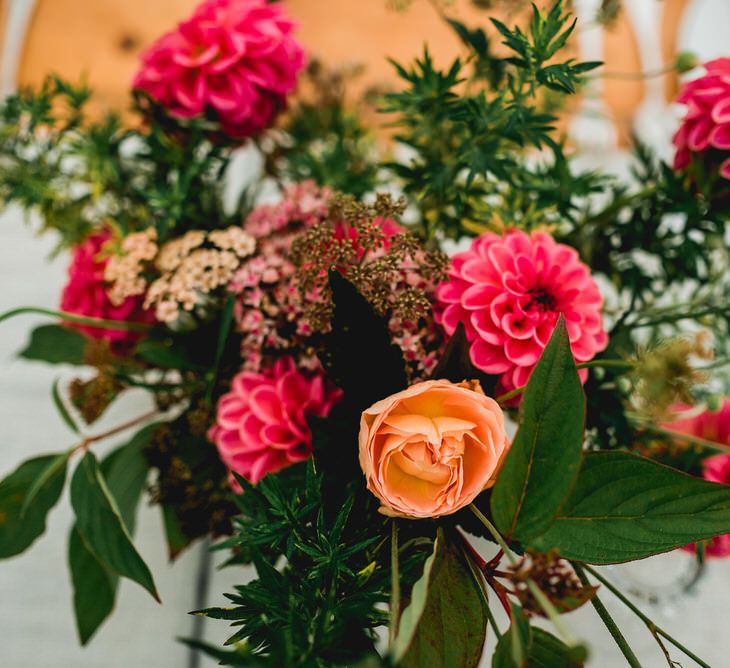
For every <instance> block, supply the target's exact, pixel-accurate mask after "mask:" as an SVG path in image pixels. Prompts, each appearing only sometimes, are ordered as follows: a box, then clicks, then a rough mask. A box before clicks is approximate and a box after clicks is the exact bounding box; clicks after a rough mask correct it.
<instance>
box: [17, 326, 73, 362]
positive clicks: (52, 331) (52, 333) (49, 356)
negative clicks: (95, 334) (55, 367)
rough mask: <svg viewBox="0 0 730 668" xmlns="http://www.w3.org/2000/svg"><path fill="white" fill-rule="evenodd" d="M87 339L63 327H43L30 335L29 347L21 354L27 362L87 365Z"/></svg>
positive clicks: (37, 328)
mask: <svg viewBox="0 0 730 668" xmlns="http://www.w3.org/2000/svg"><path fill="white" fill-rule="evenodd" d="M86 343H87V339H86V337H85V336H84V335H83V334H81V333H79V332H77V331H75V330H73V329H69V328H68V327H63V326H61V325H42V326H41V327H36V328H35V329H34V330H33V331H32V332H31V335H30V341H29V342H28V345H27V346H26V347H25V348H24V349H23V350H22V351H21V352H20V353H19V355H20V357H23V358H25V359H27V360H38V361H41V362H48V363H49V364H74V365H82V364H84V363H85V352H86Z"/></svg>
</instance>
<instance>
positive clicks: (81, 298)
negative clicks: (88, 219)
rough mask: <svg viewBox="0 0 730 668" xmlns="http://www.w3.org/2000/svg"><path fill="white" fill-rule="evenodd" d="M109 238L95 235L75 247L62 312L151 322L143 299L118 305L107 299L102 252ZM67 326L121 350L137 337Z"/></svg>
mask: <svg viewBox="0 0 730 668" xmlns="http://www.w3.org/2000/svg"><path fill="white" fill-rule="evenodd" d="M110 237H111V234H110V233H109V232H108V231H104V232H97V233H95V234H92V235H91V236H90V237H88V238H87V239H86V240H85V241H84V242H83V243H81V244H79V245H78V246H76V248H75V249H74V252H73V257H72V259H71V265H70V266H69V269H68V282H67V283H66V286H65V287H64V289H63V293H62V295H61V310H62V311H66V312H67V313H75V314H77V315H84V316H89V317H92V318H103V319H104V320H120V321H124V322H147V323H151V322H154V315H153V313H152V312H151V311H146V310H144V309H143V308H142V299H143V297H141V296H136V297H127V298H126V299H124V300H123V301H122V302H121V303H120V304H118V305H115V304H114V303H113V302H112V300H111V299H110V298H109V295H108V293H107V285H106V281H105V279H104V270H105V268H106V264H107V261H108V260H107V258H105V257H103V252H102V249H103V246H104V244H105V243H106V242H107V241H108V240H109V239H110ZM66 324H67V325H68V326H69V327H74V328H75V329H78V330H80V331H82V332H84V333H86V334H88V335H89V336H90V337H92V338H94V339H104V340H106V341H109V342H110V343H111V344H112V346H114V347H115V348H124V347H126V346H127V345H129V344H131V343H133V342H134V341H135V340H136V339H137V338H139V335H138V334H135V333H133V332H129V331H125V330H123V329H102V328H99V327H89V326H86V325H78V324H74V323H71V322H68V323H66Z"/></svg>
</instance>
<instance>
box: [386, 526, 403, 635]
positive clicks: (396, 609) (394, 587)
mask: <svg viewBox="0 0 730 668" xmlns="http://www.w3.org/2000/svg"><path fill="white" fill-rule="evenodd" d="M399 618H400V576H399V575H398V522H397V520H395V519H394V520H392V521H391V523H390V626H389V628H388V631H389V637H390V645H391V647H392V646H393V642H394V641H395V637H396V635H397V633H398V620H399Z"/></svg>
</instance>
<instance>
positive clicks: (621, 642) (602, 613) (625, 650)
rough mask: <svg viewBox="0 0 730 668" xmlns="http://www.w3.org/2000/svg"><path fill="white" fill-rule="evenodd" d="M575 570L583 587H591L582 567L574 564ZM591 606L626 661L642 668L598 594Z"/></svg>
mask: <svg viewBox="0 0 730 668" xmlns="http://www.w3.org/2000/svg"><path fill="white" fill-rule="evenodd" d="M573 569H574V570H575V572H576V575H577V576H578V578H579V579H580V581H581V582H582V583H583V585H584V586H586V587H590V586H591V583H590V581H589V580H588V577H587V576H586V574H585V571H584V570H583V568H582V567H581V565H580V564H577V563H574V564H573ZM591 604H592V605H593V608H594V609H595V611H596V612H597V613H598V616H599V617H600V618H601V620H602V621H603V623H604V625H605V626H606V628H607V629H608V632H609V633H610V634H611V636H613V639H614V640H615V641H616V644H617V645H618V647H619V649H620V650H621V653H622V654H623V655H624V657H626V661H628V664H629V666H631V668H641V663H640V662H639V659H638V658H636V654H634V652H633V650H632V649H631V647H630V646H629V643H628V642H627V641H626V638H625V637H624V635H623V633H621V630H620V629H619V627H618V626H617V625H616V622H615V621H614V620H613V617H611V615H610V613H609V612H608V610H607V609H606V606H605V605H603V602H602V601H601V599H600V598H598V595H597V594H596V595H595V596H593V598H592V599H591Z"/></svg>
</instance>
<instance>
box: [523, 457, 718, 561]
mask: <svg viewBox="0 0 730 668" xmlns="http://www.w3.org/2000/svg"><path fill="white" fill-rule="evenodd" d="M725 533H730V486H728V485H720V484H717V483H713V482H708V481H706V480H702V479H700V478H695V477H693V476H690V475H687V474H686V473H682V472H680V471H677V470H675V469H672V468H670V467H668V466H664V465H663V464H659V463H657V462H654V461H652V460H650V459H645V458H644V457H640V456H638V455H634V454H630V453H627V452H619V451H600V452H591V453H589V454H587V455H586V457H585V460H584V462H583V466H582V468H581V471H580V475H579V476H578V481H577V483H576V486H575V489H574V490H573V492H572V493H571V495H570V497H569V499H568V500H567V502H566V503H565V506H564V507H563V508H562V509H561V510H560V512H559V514H558V516H557V517H556V519H555V522H554V524H553V525H552V526H551V527H550V528H549V529H548V530H547V531H546V532H545V533H544V534H543V535H542V536H540V537H537V538H535V539H533V540H531V541H529V543H528V544H529V545H530V546H531V547H534V548H535V549H538V550H540V551H547V550H550V549H553V548H554V549H557V550H559V551H560V554H561V556H563V557H565V558H566V559H573V560H576V561H582V562H586V563H589V564H615V563H621V562H624V561H632V560H635V559H643V558H645V557H649V556H651V555H653V554H658V553H660V552H667V551H669V550H673V549H675V548H678V547H682V546H684V545H687V544H688V543H693V542H696V541H700V540H705V539H708V538H712V537H713V536H718V535H720V534H725Z"/></svg>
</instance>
